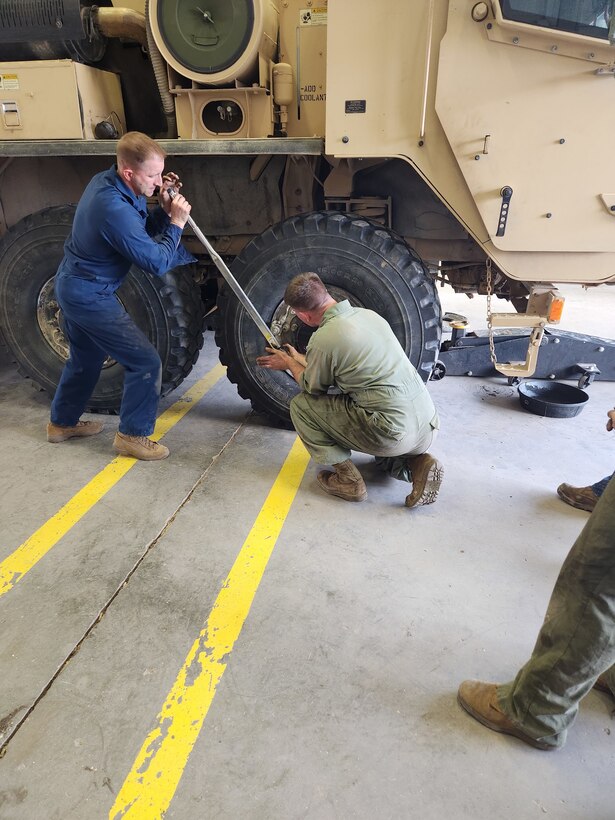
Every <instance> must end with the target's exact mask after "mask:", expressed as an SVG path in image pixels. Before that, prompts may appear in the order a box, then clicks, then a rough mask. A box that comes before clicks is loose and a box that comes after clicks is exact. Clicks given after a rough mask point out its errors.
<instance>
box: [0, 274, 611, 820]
mask: <svg viewBox="0 0 615 820" xmlns="http://www.w3.org/2000/svg"><path fill="white" fill-rule="evenodd" d="M442 301H443V307H444V309H445V310H450V311H456V312H462V313H466V314H467V315H469V316H470V317H472V316H475V317H476V324H475V326H476V327H484V325H485V321H484V315H485V314H484V300H479V299H475V300H473V301H472V302H470V301H469V300H467V299H466V298H465V297H463V298H462V297H456V296H453V295H451V294H450V293H448V292H447V291H443V292H442ZM498 309H502V308H501V307H498ZM614 315H615V288H613V289H608V288H602V289H599V290H596V291H593V292H590V293H584V292H582V291H581V290H580V289H574V291H572V290H571V298H570V299H569V304H568V310H567V312H566V313H565V318H564V321H563V322H562V327H564V328H565V329H568V330H578V331H583V332H585V333H590V334H596V335H600V334H602V335H605V336H615V328H614V327H613V316H614ZM584 317H585V318H584ZM430 390H431V392H432V394H433V396H434V400H435V402H436V404H437V406H438V409H439V412H440V415H441V419H442V432H441V435H440V438H439V439H438V441H437V443H436V446H435V447H434V452H435V453H436V454H437V455H438V456H439V457H440V458H441V459H442V461H443V462H444V465H445V469H446V477H445V484H444V486H443V489H442V492H441V496H440V499H439V501H438V503H437V504H435V505H433V506H430V507H425V508H420V509H416V510H408V509H406V508H405V507H404V506H403V499H404V496H405V495H406V492H407V489H406V486H405V485H403V484H401V483H399V482H395V481H393V480H390V479H387V478H385V477H383V476H382V475H380V474H378V473H376V471H375V470H374V468H373V466H372V464H371V463H370V461H371V460H370V458H369V457H366V456H361V455H358V456H357V458H356V461H357V464H358V465H359V467H360V468H361V469H362V471H363V472H364V475H365V478H366V480H367V483H368V489H369V498H368V500H367V501H366V502H365V503H364V504H356V505H350V504H346V503H345V502H343V501H341V500H338V499H334V498H330V497H327V496H326V495H324V494H323V493H322V491H320V490H319V489H318V486H317V484H316V480H315V473H316V468H315V466H314V465H313V464H310V463H308V462H307V458H306V455H305V451H303V449H302V448H301V447H300V446H297V444H296V438H295V435H294V433H292V432H288V431H282V430H277V429H272V428H270V427H268V426H266V424H265V423H264V421H263V420H262V419H260V418H258V417H256V416H254V415H253V414H251V412H250V407H249V404H248V403H247V402H245V401H243V400H241V399H240V398H238V396H237V394H236V392H235V388H234V387H233V386H232V385H231V384H230V383H229V382H228V381H227V380H226V378H225V377H224V375H223V373H222V370H221V368H220V367H219V365H218V364H217V351H216V349H215V347H214V345H213V341H212V340H211V338H208V339H207V341H206V346H205V349H204V351H203V354H202V356H201V358H200V360H199V363H198V366H197V368H196V369H195V371H194V373H193V374H192V375H191V377H190V379H189V380H188V381H187V382H186V383H185V384H184V385H182V386H181V387H180V388H179V389H178V390H177V391H176V392H175V393H174V394H172V395H171V396H170V397H168V398H167V399H166V400H165V401H164V402H163V404H162V406H161V412H163V411H164V415H163V416H162V423H163V424H164V425H165V428H164V429H166V430H167V432H166V434H165V437H164V442H165V443H166V444H167V445H168V446H169V447H170V448H171V453H172V455H171V458H169V459H168V460H166V461H163V462H159V463H150V464H143V463H137V462H134V460H131V459H123V458H117V459H114V458H113V453H112V451H111V442H112V439H113V433H114V431H115V429H116V427H117V419H116V418H114V417H108V418H107V419H106V429H105V431H104V433H103V434H101V435H100V436H98V437H96V438H95V439H90V440H81V441H79V440H73V441H70V442H67V443H65V444H61V445H50V444H47V443H46V441H45V436H44V426H45V423H46V421H47V417H48V408H49V399H48V397H47V396H46V395H45V394H44V393H39V392H36V391H35V390H34V389H33V387H32V385H31V384H30V383H28V382H25V381H23V380H22V379H21V378H20V377H19V376H18V375H17V374H16V373H15V371H14V370H13V367H12V366H11V365H9V364H8V362H7V361H6V360H3V361H2V362H1V363H0V409H1V418H2V424H1V425H0V451H1V452H2V458H1V460H0V462H1V463H0V481H1V486H2V497H1V500H0V504H1V512H2V517H1V521H2V537H1V540H0V629H1V632H0V664H1V666H0V668H1V670H2V671H1V673H0V743H5V744H6V746H5V750H6V754H5V756H4V757H3V759H2V760H0V818H2V819H3V820H4V818H7V819H10V820H18V819H19V820H22V818H23V820H39V818H41V820H43V819H44V820H52V818H58V820H69V818H75V820H89V818H102V817H107V816H110V817H117V818H120V817H126V818H132V817H138V818H155V817H160V816H161V815H162V813H163V812H164V811H165V810H166V814H165V815H164V816H165V817H167V818H181V820H192V818H198V819H199V820H201V818H203V819H205V820H209V818H216V820H218V818H233V820H235V818H255V819H256V818H258V820H272V819H274V820H278V818H280V819H281V818H313V820H328V819H329V818H366V819H367V818H369V819H370V820H371V818H378V820H380V819H381V818H421V820H431V819H432V818H433V819H434V820H440V818H447V819H448V818H455V820H460V818H468V820H483V818H484V819H485V820H487V818H489V820H493V818H514V820H524V819H525V818H541V817H543V816H544V815H548V816H550V817H553V818H562V820H569V819H571V818H583V820H607V819H608V820H612V818H613V817H614V816H615V809H614V808H613V806H614V805H615V782H614V781H613V776H612V775H613V765H614V763H615V720H614V717H615V712H614V710H615V702H613V701H612V700H611V699H609V698H608V697H607V696H605V695H602V694H599V693H595V692H592V693H590V695H588V697H587V698H586V700H585V701H584V703H583V705H582V709H581V713H580V717H579V719H578V721H577V723H576V725H575V726H574V728H573V730H572V731H571V732H570V736H569V742H568V745H567V746H566V748H565V749H563V750H562V751H559V752H557V753H555V754H546V753H542V752H539V751H535V750H532V749H530V748H529V747H526V746H525V745H523V744H522V743H520V742H519V741H516V740H514V739H512V738H508V737H504V736H500V735H497V734H495V733H492V732H489V731H488V730H486V729H483V728H482V727H481V726H479V725H478V724H477V723H475V722H474V721H473V720H471V719H470V718H469V717H468V716H467V715H466V714H465V713H464V712H462V711H461V709H460V708H459V706H458V705H457V703H456V690H457V686H458V684H459V682H460V681H461V680H462V679H464V678H467V677H480V678H483V679H487V680H507V679H509V678H510V677H512V675H513V674H514V673H515V672H516V670H517V668H518V667H519V665H520V664H522V663H523V662H524V661H525V660H526V659H527V657H528V654H529V652H530V651H531V648H532V646H533V642H534V639H535V637H536V633H537V631H538V628H539V626H540V623H541V620H542V617H543V614H544V611H545V608H546V605H547V601H548V597H549V594H550V590H551V588H552V585H553V582H554V580H555V578H556V576H557V573H558V570H559V567H560V565H561V563H562V561H563V559H564V557H565V555H566V553H567V552H568V549H569V548H570V546H571V545H572V543H573V541H574V539H575V537H576V536H577V534H578V533H579V532H580V530H581V528H582V526H583V524H584V523H585V521H586V520H587V514H586V513H584V512H580V511H577V510H574V509H571V508H570V507H568V506H566V505H564V504H563V503H562V502H561V501H559V500H558V498H557V496H556V495H555V488H556V486H557V485H558V484H559V483H560V482H561V481H569V482H571V483H578V484H587V483H591V482H593V481H596V480H598V479H599V478H602V477H603V476H604V475H607V474H609V473H610V472H611V471H612V469H613V463H614V462H615V436H613V435H611V436H609V434H608V433H607V432H606V430H605V421H606V411H607V409H609V408H611V407H612V406H613V404H614V402H615V399H614V395H613V394H614V390H615V388H614V386H613V383H607V382H602V383H600V382H595V383H594V384H593V385H592V386H591V387H590V388H589V392H590V396H591V399H590V401H589V403H588V406H587V407H586V409H584V411H583V412H582V413H581V414H580V415H579V416H577V417H576V418H573V419H544V418H540V417H537V416H534V415H531V414H528V413H526V412H525V411H523V410H522V409H521V407H520V405H519V403H518V400H517V397H516V391H515V390H514V388H512V387H509V386H508V385H507V384H506V382H505V380H503V379H492V380H474V379H471V378H455V377H447V378H445V379H443V380H442V381H440V382H437V383H432V384H431V386H430Z"/></svg>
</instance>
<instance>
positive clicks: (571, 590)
mask: <svg viewBox="0 0 615 820" xmlns="http://www.w3.org/2000/svg"><path fill="white" fill-rule="evenodd" d="M614 664H615V481H611V482H610V483H609V485H608V487H607V488H606V490H605V492H604V494H603V495H602V497H601V498H600V501H599V502H598V504H597V505H596V507H595V509H594V511H593V513H592V514H591V516H590V517H589V520H588V521H587V524H586V525H585V527H584V528H583V531H582V532H581V534H580V535H579V537H578V538H577V540H576V542H575V544H574V546H573V547H572V549H571V550H570V552H569V554H568V557H567V558H566V560H565V561H564V565H563V566H562V568H561V570H560V574H559V576H558V578H557V581H556V582H555V587H554V589H553V593H552V595H551V600H550V602H549V607H548V609H547V614H546V617H545V621H544V624H543V626H542V629H541V630H540V633H539V635H538V639H537V641H536V646H535V647H534V651H533V653H532V657H531V658H530V660H529V661H528V662H527V663H526V664H525V666H524V667H523V668H522V669H521V670H520V671H519V673H518V674H517V677H516V678H515V679H514V681H512V682H511V683H507V684H504V685H503V686H500V687H498V698H499V705H500V708H501V709H502V710H503V711H504V712H505V714H506V715H508V717H510V718H512V719H513V720H515V721H516V722H517V723H518V724H520V725H521V727H522V728H523V730H524V731H525V732H527V734H529V735H530V736H531V737H533V738H535V739H537V740H538V739H540V740H542V741H544V742H546V743H550V744H551V745H553V746H556V747H557V746H563V745H564V742H565V740H566V733H567V730H568V727H569V726H570V725H571V724H572V723H573V721H574V719H575V717H576V715H577V711H578V706H579V701H580V700H581V699H582V698H583V697H584V696H585V695H586V694H587V693H588V692H589V690H590V689H591V688H592V686H593V685H594V683H595V681H596V678H597V677H598V676H599V675H603V674H605V676H606V679H607V682H608V683H609V685H610V686H611V687H612V689H613V691H614V692H615V666H614Z"/></svg>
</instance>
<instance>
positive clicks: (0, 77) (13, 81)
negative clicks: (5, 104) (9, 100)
mask: <svg viewBox="0 0 615 820" xmlns="http://www.w3.org/2000/svg"><path fill="white" fill-rule="evenodd" d="M0 91H19V78H18V76H17V74H0Z"/></svg>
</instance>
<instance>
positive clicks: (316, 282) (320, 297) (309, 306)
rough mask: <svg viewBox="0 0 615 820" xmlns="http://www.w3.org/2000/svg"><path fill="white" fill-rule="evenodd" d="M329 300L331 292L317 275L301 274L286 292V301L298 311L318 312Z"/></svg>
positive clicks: (289, 285)
mask: <svg viewBox="0 0 615 820" xmlns="http://www.w3.org/2000/svg"><path fill="white" fill-rule="evenodd" d="M329 298H330V294H329V291H328V290H327V288H326V287H325V285H324V283H323V281H322V279H321V278H320V276H319V275H318V274H317V273H300V274H299V275H298V276H295V277H294V278H293V279H291V280H290V282H289V283H288V285H287V287H286V290H285V291H284V301H285V302H286V304H287V305H289V307H291V308H293V309H296V310H317V309H318V308H319V307H321V306H322V305H324V304H325V302H326V301H327V300H328V299H329Z"/></svg>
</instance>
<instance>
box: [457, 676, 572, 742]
mask: <svg viewBox="0 0 615 820" xmlns="http://www.w3.org/2000/svg"><path fill="white" fill-rule="evenodd" d="M457 700H458V701H459V705H460V706H463V708H464V709H465V710H466V712H467V713H468V714H469V715H472V717H473V718H475V719H476V720H477V721H478V722H479V723H482V724H483V726H486V727H487V728H488V729H493V731H494V732H502V733H503V734H505V735H513V737H518V738H519V740H522V741H523V742H524V743H527V744H528V745H530V746H533V747H534V748H535V749H541V750H542V751H543V752H550V751H554V750H555V749H557V746H549V744H547V743H543V742H542V741H540V740H536V739H535V738H533V737H530V736H529V735H528V734H526V733H525V732H524V731H523V729H522V728H521V726H520V725H519V724H518V723H515V722H514V721H513V720H511V719H510V718H509V717H508V716H507V715H505V714H504V712H502V710H501V709H500V707H499V705H498V696H497V684H495V683H483V682H482V681H479V680H464V682H463V683H462V684H461V686H460V687H459V691H458V692H457Z"/></svg>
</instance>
